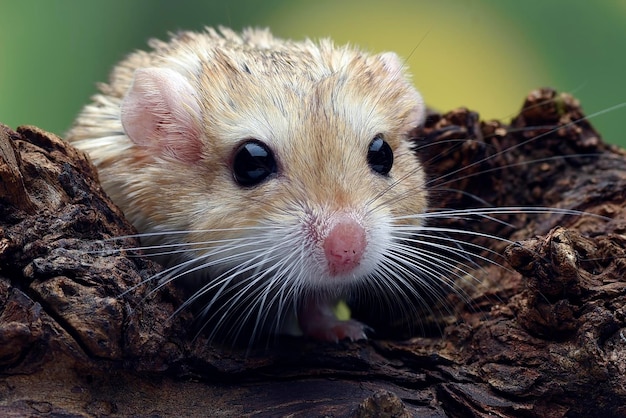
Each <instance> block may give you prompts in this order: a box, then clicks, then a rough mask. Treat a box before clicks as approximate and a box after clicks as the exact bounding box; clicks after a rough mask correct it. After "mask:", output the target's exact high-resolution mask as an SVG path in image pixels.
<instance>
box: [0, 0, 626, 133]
mask: <svg viewBox="0 0 626 418" xmlns="http://www.w3.org/2000/svg"><path fill="white" fill-rule="evenodd" d="M216 25H226V26H230V27H233V28H234V29H241V28H242V27H245V26H270V27H271V28H272V30H273V31H274V32H275V33H276V34H277V35H279V36H282V37H291V38H296V39H298V38H303V37H306V36H309V37H313V38H317V37H323V36H330V37H332V38H334V39H335V40H336V41H337V43H344V42H350V43H354V44H358V45H360V46H362V47H363V48H365V49H368V50H372V51H383V50H394V51H396V52H398V53H399V54H400V55H401V56H403V57H406V59H407V63H408V65H409V66H410V68H411V71H412V72H413V74H414V77H413V79H414V82H415V84H416V86H417V87H418V89H420V91H421V92H422V93H423V95H424V96H425V98H426V100H427V102H428V103H429V104H430V105H431V106H433V107H436V108H439V109H441V110H449V109H451V108H453V107H457V106H467V107H470V108H472V109H474V110H478V111H480V112H481V114H482V115H483V116H484V117H488V118H498V119H503V120H505V121H506V120H507V119H508V118H509V117H510V116H511V115H513V114H514V113H515V112H516V111H517V110H519V107H520V106H521V104H522V99H523V98H524V96H525V95H526V93H527V92H528V91H530V90H531V89H533V88H536V87H542V86H551V87H555V88H557V89H558V90H560V91H567V92H571V93H573V94H574V95H575V96H576V97H578V98H579V99H580V100H581V102H582V104H583V106H584V108H585V109H586V111H587V113H588V114H592V113H595V112H599V111H602V110H605V109H608V108H610V107H611V106H613V105H616V104H619V103H624V102H626V83H625V82H624V81H623V79H624V75H625V74H626V54H624V49H625V47H626V1H623V0H614V1H611V0H605V1H602V2H591V1H586V0H569V1H542V0H527V1H524V2H520V1H517V0H473V1H467V0H442V1H432V0H417V1H416V0H414V1H410V0H385V1H368V0H361V1H357V0H349V1H342V2H337V1H330V0H322V1H317V2H311V1H305V0H291V1H286V0H265V1H254V0H237V1H235V0H233V1H192V0H177V1H170V0H133V1H128V0H108V1H106V2H105V1H95V0H56V1H51V0H0V57H1V58H0V97H1V100H0V121H2V122H4V123H7V124H9V125H11V126H13V127H15V126H17V125H20V124H35V125H39V126H41V127H42V128H44V129H47V130H50V131H53V132H57V133H60V134H62V133H63V132H64V131H65V130H66V129H67V128H68V127H69V126H70V124H71V122H72V119H73V118H74V116H75V115H76V113H77V112H78V111H79V109H80V108H81V106H82V105H83V104H85V103H86V102H87V101H88V99H89V96H90V95H91V94H93V93H94V92H95V84H96V82H98V81H106V79H107V75H108V72H109V70H110V68H111V67H112V66H113V65H114V64H115V63H116V62H117V61H119V60H120V59H121V58H123V57H124V55H125V54H127V53H128V52H130V51H132V50H133V49H137V48H145V45H146V41H147V39H149V38H152V37H157V38H161V39H165V38H167V33H168V32H170V31H176V30H179V29H196V30H197V29H201V28H202V27H204V26H216ZM624 117H626V108H620V109H617V110H613V111H609V112H606V113H605V114H602V115H600V116H598V117H596V118H594V120H593V123H594V125H595V126H596V127H598V128H599V130H600V132H601V133H603V135H604V136H605V137H606V138H607V139H609V140H612V141H620V140H622V141H624V142H622V144H623V145H626V136H624V135H621V124H622V119H624Z"/></svg>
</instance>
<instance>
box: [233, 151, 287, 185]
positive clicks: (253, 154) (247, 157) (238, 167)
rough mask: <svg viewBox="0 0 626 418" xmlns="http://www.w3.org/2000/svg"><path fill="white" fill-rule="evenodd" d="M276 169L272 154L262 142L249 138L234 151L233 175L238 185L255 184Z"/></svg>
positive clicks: (273, 172)
mask: <svg viewBox="0 0 626 418" xmlns="http://www.w3.org/2000/svg"><path fill="white" fill-rule="evenodd" d="M277 171H278V169H277V165H276V160H275V159H274V154H273V153H272V151H271V150H270V149H269V147H268V146H267V145H265V144H264V143H262V142H259V141H256V140H250V141H248V142H245V143H243V144H242V145H241V146H240V147H239V148H238V149H237V151H236V152H235V157H234V159H233V177H234V179H235V181H236V182H237V183H238V184H239V185H240V186H243V187H252V186H256V185H257V184H259V183H261V182H263V181H264V180H265V179H267V178H268V177H269V176H271V175H272V174H275V173H276V172H277Z"/></svg>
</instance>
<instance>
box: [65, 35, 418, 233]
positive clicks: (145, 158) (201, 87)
mask: <svg viewBox="0 0 626 418" xmlns="http://www.w3.org/2000/svg"><path fill="white" fill-rule="evenodd" d="M151 46H152V48H153V50H152V51H150V52H142V51H139V52H135V53H133V54H132V55H130V56H129V57H128V58H127V59H126V60H125V61H123V62H121V63H120V64H119V65H118V66H117V67H115V69H114V70H113V72H112V74H111V78H110V81H109V83H108V84H102V85H100V86H99V89H100V91H101V93H100V94H98V95H96V96H94V97H93V103H91V104H90V105H88V106H86V107H85V108H84V110H83V112H82V113H81V115H80V116H79V117H78V119H77V120H76V123H75V125H74V127H73V128H72V129H71V130H70V131H69V133H68V134H67V138H68V140H70V141H71V142H72V143H74V144H75V145H76V146H77V147H79V148H80V149H83V150H85V151H87V152H88V153H89V155H90V156H91V158H92V159H93V161H94V163H95V164H96V166H97V167H98V169H99V173H100V179H101V181H102V184H103V186H104V188H105V190H106V191H107V193H109V194H110V196H111V197H112V198H113V200H114V201H115V202H116V203H117V204H118V205H119V206H120V207H121V208H122V210H123V211H124V213H125V214H126V215H127V217H128V218H129V220H130V221H131V222H132V223H133V224H134V225H135V226H136V227H137V228H138V229H139V231H140V232H153V231H165V230H174V231H175V230H190V231H191V230H210V229H216V228H218V229H220V232H212V233H207V232H197V233H191V234H190V235H189V237H188V239H190V240H192V241H200V240H209V239H211V240H214V239H221V238H230V237H232V236H233V235H236V234H238V233H239V232H237V231H227V228H231V227H240V226H250V225H254V224H257V223H259V222H267V223H269V224H271V223H273V222H276V223H279V222H286V223H291V224H296V223H297V222H298V221H299V220H301V219H302V217H304V216H313V217H317V216H321V217H323V216H324V213H329V212H337V211H339V212H341V211H344V212H350V213H352V212H355V213H357V214H358V216H359V217H361V218H362V220H363V223H365V224H368V225H369V224H371V225H372V226H376V224H377V222H381V219H383V218H384V217H390V216H403V215H411V214H415V213H421V212H424V211H425V208H426V203H427V201H426V191H425V190H424V189H423V185H424V181H425V180H424V175H423V170H422V168H421V167H420V164H419V162H418V160H417V158H416V157H415V155H414V153H413V152H412V151H411V149H410V143H409V141H407V133H408V132H409V130H410V129H411V128H412V127H413V126H412V125H414V124H415V123H416V119H415V118H416V116H415V115H416V114H417V115H419V114H422V113H423V104H422V101H421V97H420V96H419V94H418V93H417V92H416V91H415V89H414V88H413V87H412V85H411V83H410V82H409V81H407V79H406V76H405V74H403V72H402V71H395V70H394V69H393V68H391V71H390V68H389V66H388V65H387V64H386V62H387V61H386V59H384V58H383V57H382V56H379V55H369V54H367V53H364V52H362V51H360V50H358V49H355V48H352V47H349V46H344V47H336V46H334V45H333V44H332V42H331V41H330V40H322V41H320V42H313V41H310V40H305V41H303V42H292V41H286V40H281V39H277V38H274V37H273V36H272V35H271V34H270V33H269V32H268V31H267V30H252V29H248V30H246V31H244V32H243V33H242V34H241V35H239V34H236V33H235V32H232V31H230V30H228V29H221V34H220V33H218V32H216V31H215V30H212V29H207V31H206V32H204V33H189V32H185V33H182V34H179V35H177V36H175V37H174V38H173V39H172V40H171V41H170V42H168V43H164V42H160V41H152V42H151ZM159 66H165V67H168V68H172V69H174V70H176V71H178V72H180V73H181V74H183V75H184V76H185V77H186V78H187V79H188V80H189V82H190V83H191V84H192V86H193V87H194V89H196V90H197V92H198V97H200V98H201V103H200V107H201V110H202V115H201V120H200V121H198V123H199V124H200V126H201V129H202V143H203V146H204V148H203V153H202V158H201V159H200V160H199V161H198V162H197V163H194V164H186V163H181V162H180V161H174V160H163V159H158V158H154V156H153V155H151V154H150V153H148V152H146V150H145V149H142V148H139V147H137V146H136V145H134V144H133V143H132V142H131V141H130V140H129V138H128V137H127V136H126V135H125V134H124V130H123V128H122V124H121V121H120V103H121V101H122V99H123V97H124V95H125V94H126V92H127V91H128V89H129V86H130V85H131V82H132V78H133V72H134V70H135V69H137V68H141V67H159ZM246 67H247V69H248V70H249V71H250V73H251V74H250V73H248V72H247V71H246ZM377 134H382V135H383V136H384V138H385V140H386V141H387V142H388V143H389V144H390V146H391V147H392V149H393V151H394V165H393V168H392V170H391V172H390V176H389V178H385V177H382V176H380V175H378V174H376V173H374V172H372V170H371V169H370V168H369V166H368V165H367V161H366V156H367V150H368V145H369V143H370V141H371V140H372V139H373V138H374V137H375V136H376V135H377ZM251 138H255V139H258V140H261V141H263V142H265V143H267V144H268V145H270V147H271V148H272V149H273V150H274V152H275V156H276V159H277V162H278V166H279V177H278V179H277V180H278V181H266V182H264V183H262V184H260V185H259V186H257V187H253V188H241V187H239V186H238V185H237V184H236V183H235V182H234V181H233V176H232V173H231V169H230V164H231V160H232V156H233V150H234V149H235V148H236V146H237V145H238V144H240V143H241V142H242V141H243V140H246V139H251ZM392 185H393V187H392ZM382 193H385V194H384V195H382V197H380V198H378V199H376V197H377V196H378V195H379V194H382ZM383 202H384V204H382V203H383ZM398 222H399V221H398ZM407 222H408V221H407ZM411 222H415V221H411Z"/></svg>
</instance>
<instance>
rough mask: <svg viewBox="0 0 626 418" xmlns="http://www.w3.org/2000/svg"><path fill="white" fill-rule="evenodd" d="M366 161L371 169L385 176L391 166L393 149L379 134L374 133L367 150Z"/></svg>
mask: <svg viewBox="0 0 626 418" xmlns="http://www.w3.org/2000/svg"><path fill="white" fill-rule="evenodd" d="M367 163H368V164H369V165H370V167H371V168H372V170H374V171H375V172H377V173H378V174H382V175H383V176H386V175H387V174H389V171H390V170H391V166H393V151H392V149H391V147H390V146H389V144H388V143H387V142H386V141H385V140H384V139H383V137H382V136H381V135H376V137H375V138H374V139H372V142H370V147H369V149H368V150H367Z"/></svg>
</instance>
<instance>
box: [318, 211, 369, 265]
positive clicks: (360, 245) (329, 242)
mask: <svg viewBox="0 0 626 418" xmlns="http://www.w3.org/2000/svg"><path fill="white" fill-rule="evenodd" d="M366 245H367V240H366V236H365V229H364V228H363V226H361V225H360V224H359V223H358V222H356V221H355V220H354V219H352V218H348V217H346V218H342V219H340V220H339V221H338V222H337V223H336V224H335V225H334V226H333V228H332V229H331V231H330V232H329V233H328V235H327V236H326V239H325V240H324V244H323V246H324V254H325V256H326V260H327V261H328V268H329V270H330V273H331V274H332V275H338V274H343V273H349V272H350V271H352V270H353V269H354V268H356V267H357V266H358V265H359V264H360V263H361V258H362V257H363V253H364V252H365V248H366Z"/></svg>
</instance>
